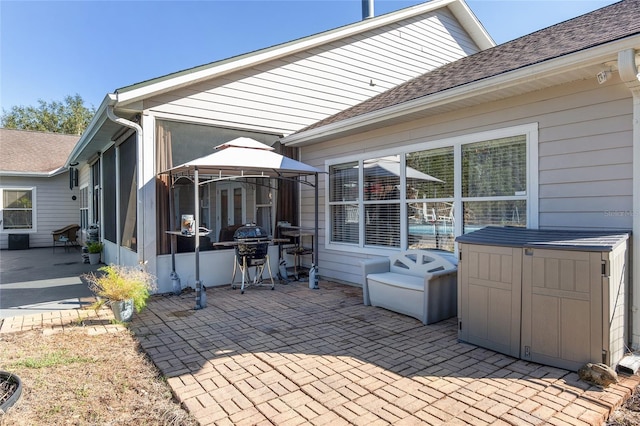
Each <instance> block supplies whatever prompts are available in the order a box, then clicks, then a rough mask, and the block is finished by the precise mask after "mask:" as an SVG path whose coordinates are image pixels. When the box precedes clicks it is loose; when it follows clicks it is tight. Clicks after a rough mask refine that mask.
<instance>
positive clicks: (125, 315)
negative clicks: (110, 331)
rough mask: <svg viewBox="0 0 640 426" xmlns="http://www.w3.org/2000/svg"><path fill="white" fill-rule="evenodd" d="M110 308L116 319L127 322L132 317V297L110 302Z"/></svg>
mask: <svg viewBox="0 0 640 426" xmlns="http://www.w3.org/2000/svg"><path fill="white" fill-rule="evenodd" d="M111 310H112V311H113V316H114V317H115V319H116V321H119V322H129V321H131V319H132V318H133V299H127V300H122V301H114V302H111Z"/></svg>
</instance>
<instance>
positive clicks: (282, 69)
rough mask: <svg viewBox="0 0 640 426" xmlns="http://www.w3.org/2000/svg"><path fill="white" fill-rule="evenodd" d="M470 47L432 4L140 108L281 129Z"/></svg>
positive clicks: (312, 120) (316, 117)
mask: <svg viewBox="0 0 640 426" xmlns="http://www.w3.org/2000/svg"><path fill="white" fill-rule="evenodd" d="M477 51H478V48H477V46H475V44H474V43H473V41H472V40H471V39H470V37H469V36H468V35H467V34H466V32H465V31H464V30H463V29H462V28H461V27H460V25H459V23H458V22H457V21H456V20H455V18H454V17H453V16H452V15H451V14H450V13H449V12H448V11H447V10H440V11H437V12H433V13H428V14H425V15H423V16H421V17H414V18H412V19H407V20H406V21H404V22H402V23H396V24H394V25H390V26H387V27H385V28H384V29H380V28H379V29H375V30H371V31H368V32H366V33H363V34H359V35H357V36H353V37H350V38H347V39H345V40H342V41H340V42H334V43H330V44H328V45H325V46H322V47H317V48H314V49H311V50H309V51H307V52H300V53H297V54H293V55H291V56H288V57H286V58H281V59H278V60H274V61H271V62H269V63H265V64H261V65H258V66H255V67H253V68H251V69H245V70H242V71H238V72H235V73H231V74H228V75H225V76H221V77H218V78H215V79H213V80H210V81H207V82H203V83H199V84H196V85H192V86H189V87H185V88H181V89H178V90H176V91H174V92H171V93H167V94H163V95H159V96H156V97H153V98H151V99H149V100H146V101H145V103H144V108H145V109H146V110H148V111H150V112H153V113H157V114H158V115H161V116H165V117H175V118H176V119H179V118H180V117H191V119H192V120H193V119H196V120H197V119H200V120H206V121H207V122H209V123H211V124H217V125H223V126H229V127H235V128H245V129H250V130H256V131H262V132H269V133H276V134H283V135H287V134H290V133H292V132H294V131H296V130H299V129H301V128H303V127H306V126H307V125H310V124H312V123H315V122H317V121H318V120H321V119H323V118H326V117H328V116H330V115H332V114H335V113H337V112H339V111H341V110H344V109H346V108H348V107H350V106H353V105H355V104H357V103H359V102H362V101H363V100H365V99H367V98H369V97H371V96H374V95H376V94H378V93H381V92H383V91H385V90H387V89H389V88H391V87H394V86H396V85H398V84H400V83H402V82H404V81H407V80H409V79H411V78H413V77H416V76H418V75H420V74H422V73H424V72H426V71H428V70H430V69H433V68H435V67H437V66H440V65H442V64H444V63H446V62H450V61H452V60H455V59H458V58H460V57H462V56H465V55H467V54H469V53H474V52H477ZM356 58H357V59H356ZM370 83H373V85H371V84H370Z"/></svg>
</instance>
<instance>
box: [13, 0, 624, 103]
mask: <svg viewBox="0 0 640 426" xmlns="http://www.w3.org/2000/svg"><path fill="white" fill-rule="evenodd" d="M423 2H424V1H421V0H375V3H374V13H375V15H376V16H379V15H382V14H385V13H389V12H393V11H396V10H399V9H403V8H405V7H409V6H413V5H416V4H419V3H423ZM612 3H615V1H606V0H587V1H579V0H536V1H527V0H467V4H468V6H469V7H470V8H471V10H472V11H473V13H474V14H475V15H476V16H477V18H478V19H479V20H480V22H481V23H482V24H483V25H484V27H485V29H486V30H487V32H488V33H489V34H490V35H491V37H493V39H494V40H495V42H496V43H498V44H501V43H504V42H506V41H509V40H513V39H515V38H518V37H520V36H522V35H525V34H529V33H531V32H534V31H536V30H539V29H541V28H545V27H548V26H550V25H554V24H556V23H559V22H562V21H565V20H567V19H571V18H574V17H576V16H579V15H582V14H584V13H587V12H590V11H592V10H595V9H599V8H601V7H604V6H606V5H609V4H612ZM361 19H362V3H361V0H286V1H278V0H201V1H176V0H173V1H157V0H156V1H152V0H138V1H124V0H122V1H118V0H110V1H93V0H76V1H28V0H20V1H7V0H0V107H1V108H2V111H3V112H7V111H9V110H10V109H11V108H12V107H13V106H37V105H38V101H39V100H43V101H45V102H52V101H63V100H64V98H65V97H66V96H67V95H72V96H73V95H75V94H79V95H80V96H81V97H82V98H83V99H84V101H85V105H86V106H88V107H95V108H97V107H98V106H99V105H100V103H101V102H102V100H103V99H104V97H105V96H106V94H107V93H112V92H114V91H115V90H116V89H118V88H121V87H125V86H129V85H131V84H135V83H139V82H142V81H145V80H148V79H152V78H156V77H161V76H163V75H166V74H170V73H173V72H176V71H181V70H184V69H188V68H192V67H195V66H199V65H203V64H208V63H210V62H215V61H218V60H221V59H225V58H229V57H233V56H236V55H240V54H243V53H247V52H252V51H254V50H258V49H262V48H265V47H269V46H273V45H276V44H280V43H284V42H287V41H290V40H295V39H298V38H301V37H305V36H309V35H312V34H317V33H319V32H322V31H326V30H330V29H333V28H337V27H340V26H343V25H348V24H351V23H354V22H357V21H360V20H361Z"/></svg>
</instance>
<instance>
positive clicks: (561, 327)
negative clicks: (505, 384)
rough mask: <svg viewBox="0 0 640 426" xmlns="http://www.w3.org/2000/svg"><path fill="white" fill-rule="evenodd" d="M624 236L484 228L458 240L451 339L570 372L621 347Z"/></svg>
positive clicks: (613, 357) (614, 355) (609, 358)
mask: <svg viewBox="0 0 640 426" xmlns="http://www.w3.org/2000/svg"><path fill="white" fill-rule="evenodd" d="M628 240H629V233H628V232H595V231H558V230H534V229H525V228H510V227H506V228H502V227H486V228H483V229H480V230H478V231H475V232H471V233H469V234H465V235H461V236H459V237H458V238H457V239H456V241H457V242H458V243H459V261H458V337H459V339H460V340H462V341H465V342H469V343H472V344H475V345H478V346H482V347H485V348H488V349H492V350H495V351H497V352H501V353H504V354H507V355H511V356H513V357H516V358H521V359H525V360H528V361H533V362H537V363H541V364H546V365H551V366H554V367H559V368H565V369H569V370H577V369H578V368H580V367H581V366H582V365H584V364H585V363H587V362H603V363H605V364H607V365H609V366H611V367H614V366H615V365H616V364H617V363H618V362H619V361H620V360H621V359H622V357H623V356H624V353H625V345H626V342H627V333H626V323H627V307H626V297H627V287H628V271H627V265H628V253H627V250H628Z"/></svg>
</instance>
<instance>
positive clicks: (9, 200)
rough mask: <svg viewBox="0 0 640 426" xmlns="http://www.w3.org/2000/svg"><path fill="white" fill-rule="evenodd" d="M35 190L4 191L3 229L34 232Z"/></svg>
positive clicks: (14, 189)
mask: <svg viewBox="0 0 640 426" xmlns="http://www.w3.org/2000/svg"><path fill="white" fill-rule="evenodd" d="M34 198H35V188H5V189H3V190H2V229H3V230H7V231H18V230H22V231H27V230H34V229H35V224H34V218H35V215H34V208H33V200H34Z"/></svg>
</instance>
